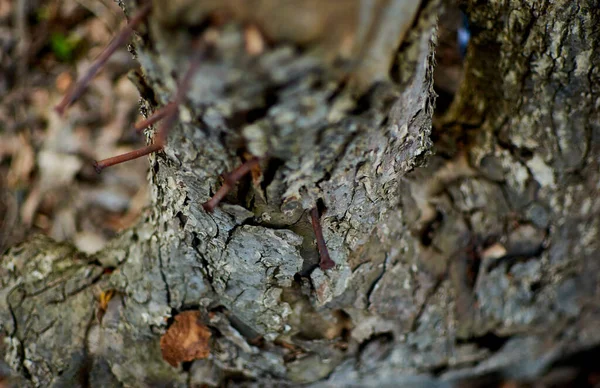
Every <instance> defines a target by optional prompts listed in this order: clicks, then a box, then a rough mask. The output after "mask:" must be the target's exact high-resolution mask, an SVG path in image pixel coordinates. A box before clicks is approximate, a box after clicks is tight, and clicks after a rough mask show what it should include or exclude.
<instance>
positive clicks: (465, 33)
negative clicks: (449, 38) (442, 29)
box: [456, 13, 471, 58]
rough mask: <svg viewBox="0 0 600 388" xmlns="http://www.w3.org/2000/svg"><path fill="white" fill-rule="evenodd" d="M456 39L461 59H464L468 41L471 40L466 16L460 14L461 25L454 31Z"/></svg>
mask: <svg viewBox="0 0 600 388" xmlns="http://www.w3.org/2000/svg"><path fill="white" fill-rule="evenodd" d="M456 39H457V41H458V50H459V51H460V55H461V57H463V58H464V57H465V55H466V54H467V45H468V44H469V39H471V30H469V20H468V19H467V15H465V14H464V13H463V14H462V25H461V26H460V27H458V30H457V31H456Z"/></svg>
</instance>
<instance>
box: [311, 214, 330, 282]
mask: <svg viewBox="0 0 600 388" xmlns="http://www.w3.org/2000/svg"><path fill="white" fill-rule="evenodd" d="M310 218H311V220H312V226H313V230H314V231H315V237H316V238H317V249H318V250H319V256H320V257H321V261H320V262H319V268H321V269H322V270H323V271H325V270H327V269H331V268H333V267H335V262H334V261H333V260H331V257H329V250H327V245H326V244H325V238H323V229H322V228H321V222H320V220H319V210H318V209H317V207H316V206H315V207H314V208H313V209H312V210H311V211H310Z"/></svg>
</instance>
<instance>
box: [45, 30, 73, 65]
mask: <svg viewBox="0 0 600 388" xmlns="http://www.w3.org/2000/svg"><path fill="white" fill-rule="evenodd" d="M78 43H79V41H78V40H77V39H75V38H73V37H66V36H65V35H64V34H62V33H60V32H55V33H52V34H51V35H50V48H51V49H52V52H53V53H54V55H56V57H57V58H58V59H59V60H61V61H70V60H72V59H73V53H74V51H75V49H76V48H77V44H78Z"/></svg>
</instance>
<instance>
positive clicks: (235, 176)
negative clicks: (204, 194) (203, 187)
mask: <svg viewBox="0 0 600 388" xmlns="http://www.w3.org/2000/svg"><path fill="white" fill-rule="evenodd" d="M258 163H260V158H257V157H254V158H252V159H250V160H248V161H246V162H244V163H243V164H241V165H240V166H239V167H238V168H236V169H235V170H233V171H232V172H231V173H229V174H227V175H226V176H225V182H223V185H222V186H221V188H219V190H217V192H216V193H215V195H213V196H212V198H211V199H209V200H208V201H206V202H205V203H203V204H202V207H203V208H204V210H206V211H207V212H212V211H213V210H215V208H216V207H217V206H218V205H219V202H221V200H222V199H223V198H225V196H226V195H227V193H229V192H230V191H231V189H233V187H234V186H235V184H236V183H237V182H238V181H239V180H240V179H242V178H243V177H244V175H246V174H248V173H249V172H250V171H251V170H252V168H254V167H255V166H258Z"/></svg>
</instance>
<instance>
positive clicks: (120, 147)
mask: <svg viewBox="0 0 600 388" xmlns="http://www.w3.org/2000/svg"><path fill="white" fill-rule="evenodd" d="M124 23H125V18H124V16H123V13H122V11H121V10H120V9H119V7H118V6H117V5H116V3H115V2H114V1H113V0H102V1H89V0H50V1H24V0H15V1H12V0H0V47H1V50H0V252H3V251H4V250H5V249H6V248H8V247H11V246H13V245H15V244H17V243H19V242H21V241H23V240H25V239H26V238H27V237H28V236H31V235H33V234H36V233H43V234H46V235H48V236H51V237H52V238H54V239H55V240H58V241H71V242H72V243H74V244H75V245H76V246H77V248H78V249H80V250H82V251H84V252H89V253H91V252H95V251H97V250H99V249H101V248H102V247H103V246H104V245H105V244H106V242H107V241H108V240H110V239H111V238H112V237H113V236H115V235H116V234H117V233H118V232H119V231H120V230H122V229H124V228H127V227H128V226H130V225H131V224H133V223H134V222H135V221H136V219H137V217H138V215H139V214H140V213H141V211H142V209H143V207H144V206H145V205H146V204H147V203H148V186H147V179H146V172H147V160H146V159H145V158H141V159H139V160H136V161H134V162H130V163H127V164H126V165H121V166H116V167H114V168H111V169H108V170H107V171H105V172H103V173H102V174H101V175H98V174H96V172H95V171H94V168H93V166H92V165H93V161H94V160H95V159H103V158H106V157H110V156H114V155H116V154H119V153H123V152H126V151H130V150H132V149H135V148H137V147H139V146H140V145H141V144H143V142H144V136H143V135H138V134H136V133H135V131H134V130H133V129H132V124H133V123H134V121H136V120H138V119H139V118H140V117H141V116H140V114H139V104H138V100H139V94H138V92H137V90H136V87H135V86H134V85H133V83H132V82H131V81H129V80H128V73H129V72H131V71H133V70H134V69H135V68H136V63H135V62H134V60H133V59H132V56H131V54H130V53H129V52H128V51H127V48H126V47H124V48H121V49H120V50H119V51H118V52H117V53H116V54H115V55H113V56H112V57H111V59H110V60H109V62H108V64H107V66H106V67H105V68H104V69H103V70H102V71H101V72H100V73H99V74H98V75H97V76H96V77H95V78H94V80H93V82H92V83H91V85H90V87H89V88H88V89H87V90H86V92H85V93H84V95H83V97H82V98H81V99H80V100H79V101H77V102H76V103H75V104H74V105H73V106H72V107H71V108H70V109H69V110H68V111H67V112H66V114H65V115H64V117H59V115H58V114H57V113H56V112H55V111H54V106H55V105H56V104H57V103H58V102H59V101H60V99H61V98H62V96H63V95H64V93H65V91H66V90H68V89H69V87H70V86H71V85H72V83H73V82H74V80H75V78H76V77H77V76H78V74H81V73H82V71H83V70H85V69H86V68H88V67H89V66H90V64H91V62H92V60H93V59H94V58H95V57H96V56H97V55H98V54H99V53H100V52H101V50H102V49H103V48H104V46H106V45H107V44H108V42H110V40H111V38H112V36H113V34H114V33H115V31H117V30H118V29H119V28H120V27H121V26H123V25H124Z"/></svg>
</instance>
